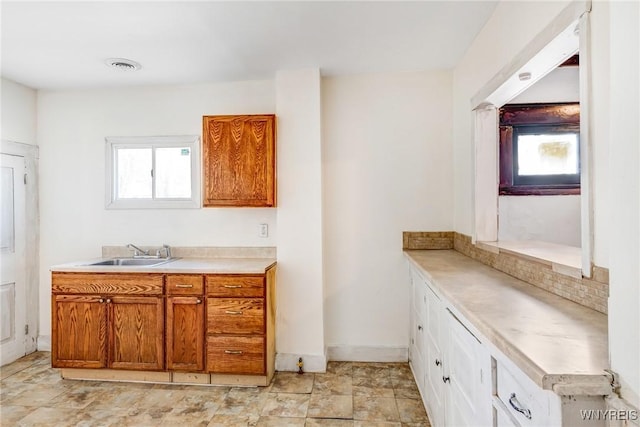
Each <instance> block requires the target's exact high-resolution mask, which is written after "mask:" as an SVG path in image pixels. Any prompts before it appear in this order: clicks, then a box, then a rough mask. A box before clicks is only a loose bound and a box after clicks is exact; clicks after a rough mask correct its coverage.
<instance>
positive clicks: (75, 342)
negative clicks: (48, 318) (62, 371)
mask: <svg viewBox="0 0 640 427" xmlns="http://www.w3.org/2000/svg"><path fill="white" fill-rule="evenodd" d="M52 330H53V331H52V332H53V333H52V349H51V350H52V366H53V367H54V368H106V367H108V368H115V369H142V370H162V369H164V342H163V341H164V340H163V336H164V304H163V300H162V298H161V297H138V296H136V297H126V296H109V297H106V296H97V295H56V296H54V297H53V327H52Z"/></svg>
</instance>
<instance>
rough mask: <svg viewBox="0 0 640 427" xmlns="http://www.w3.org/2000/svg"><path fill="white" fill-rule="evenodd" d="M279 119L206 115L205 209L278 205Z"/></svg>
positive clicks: (271, 116) (259, 116)
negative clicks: (277, 160)
mask: <svg viewBox="0 0 640 427" xmlns="http://www.w3.org/2000/svg"><path fill="white" fill-rule="evenodd" d="M275 140H276V117H275V115H273V114H265V115H245V116H204V117H203V119H202V142H203V175H204V179H203V181H204V201H203V205H204V206H205V207H213V206H253V207H273V206H275V205H276V155H275V148H276V147H275Z"/></svg>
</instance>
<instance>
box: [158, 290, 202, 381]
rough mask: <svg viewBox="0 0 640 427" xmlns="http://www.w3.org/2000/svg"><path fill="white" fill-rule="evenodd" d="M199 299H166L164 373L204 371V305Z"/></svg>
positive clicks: (200, 298)
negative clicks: (165, 370) (165, 361)
mask: <svg viewBox="0 0 640 427" xmlns="http://www.w3.org/2000/svg"><path fill="white" fill-rule="evenodd" d="M202 300H203V298H202V297H200V296H193V297H182V296H180V297H169V298H167V369H169V370H176V371H191V372H193V371H195V372H199V371H202V370H203V369H204V351H205V350H204V304H203V302H202Z"/></svg>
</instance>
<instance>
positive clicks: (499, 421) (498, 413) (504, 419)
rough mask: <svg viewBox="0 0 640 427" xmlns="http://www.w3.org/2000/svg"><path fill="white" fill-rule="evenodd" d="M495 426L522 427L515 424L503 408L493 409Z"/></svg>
mask: <svg viewBox="0 0 640 427" xmlns="http://www.w3.org/2000/svg"><path fill="white" fill-rule="evenodd" d="M493 410H494V412H493V417H494V426H496V427H520V426H519V425H518V424H516V423H514V422H513V421H512V420H511V418H510V417H509V415H508V414H505V413H504V411H503V409H502V408H501V407H495V406H494V407H493Z"/></svg>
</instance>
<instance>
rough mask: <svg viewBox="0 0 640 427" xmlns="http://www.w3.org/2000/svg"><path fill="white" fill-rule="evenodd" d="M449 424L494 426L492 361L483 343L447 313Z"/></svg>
mask: <svg viewBox="0 0 640 427" xmlns="http://www.w3.org/2000/svg"><path fill="white" fill-rule="evenodd" d="M446 313H447V326H448V328H447V329H448V348H447V353H446V355H447V363H446V364H445V369H444V372H445V376H444V377H443V382H444V383H445V384H446V383H448V384H447V388H448V392H447V402H446V408H447V409H446V423H447V425H453V426H460V427H462V426H485V425H491V424H492V421H491V403H490V399H489V397H490V395H491V389H490V387H489V388H488V387H487V385H488V383H489V382H490V381H489V377H490V375H489V372H491V371H490V366H491V363H490V359H489V356H488V354H487V353H486V351H485V350H484V348H483V347H482V345H481V344H480V341H478V339H477V338H476V337H475V336H474V335H473V334H472V333H471V332H470V331H469V330H468V329H467V328H466V327H465V326H464V325H463V324H462V323H460V321H459V320H458V319H457V318H456V317H455V316H454V315H453V314H451V312H449V311H448V310H447V311H446Z"/></svg>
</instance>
